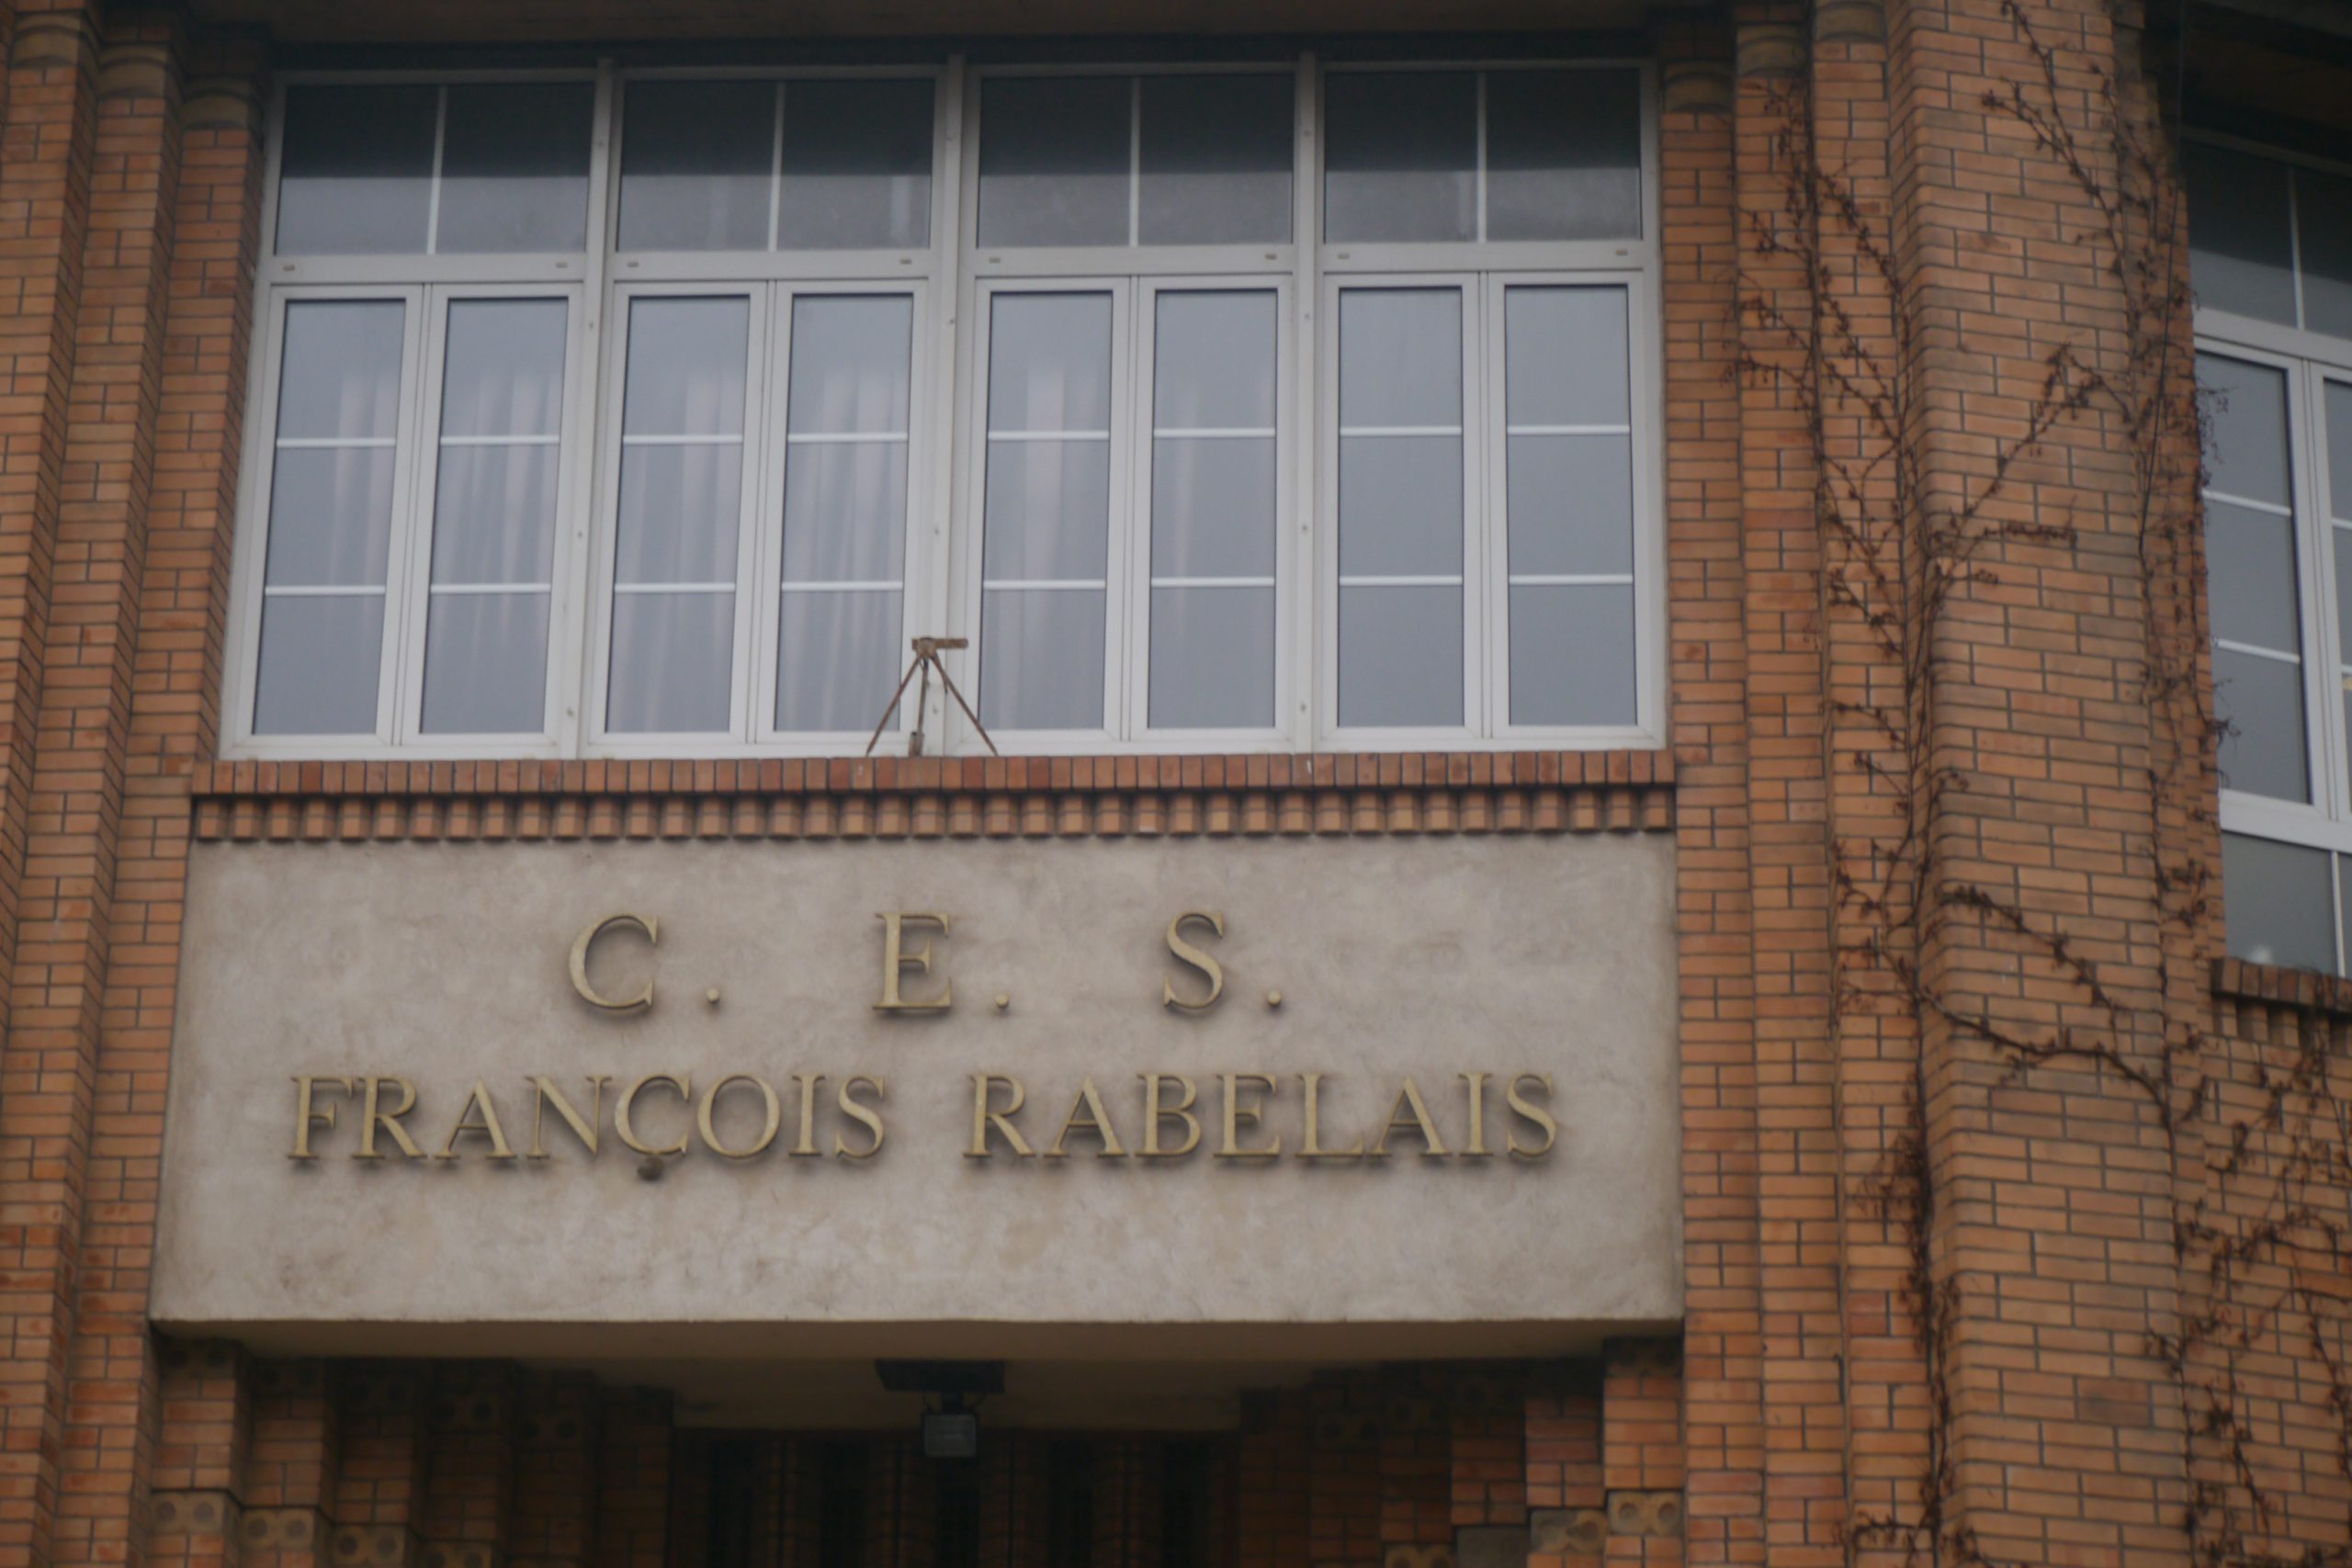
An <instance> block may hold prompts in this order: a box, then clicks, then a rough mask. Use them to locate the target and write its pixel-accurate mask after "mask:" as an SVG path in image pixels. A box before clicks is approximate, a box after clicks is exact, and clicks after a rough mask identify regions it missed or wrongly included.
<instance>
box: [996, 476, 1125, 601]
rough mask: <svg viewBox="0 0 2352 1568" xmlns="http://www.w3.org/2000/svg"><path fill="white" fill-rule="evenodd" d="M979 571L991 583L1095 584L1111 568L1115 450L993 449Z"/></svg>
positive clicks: (1098, 582)
mask: <svg viewBox="0 0 2352 1568" xmlns="http://www.w3.org/2000/svg"><path fill="white" fill-rule="evenodd" d="M988 465H989V471H988V494H987V497H986V501H985V504H986V508H987V516H986V523H985V528H986V536H985V539H984V541H983V544H982V547H981V556H982V560H981V570H982V571H983V572H984V573H985V574H986V575H987V576H988V577H989V578H991V579H1007V580H1010V579H1022V580H1029V581H1034V580H1036V579H1041V578H1042V579H1051V580H1054V581H1090V582H1094V583H1095V584H1096V585H1097V587H1098V588H1099V587H1100V580H1101V579H1102V577H1103V574H1104V573H1105V572H1106V571H1107V570H1109V551H1110V504H1111V445H1110V443H1109V442H1107V441H1011V442H1006V441H997V442H991V443H989V455H988Z"/></svg>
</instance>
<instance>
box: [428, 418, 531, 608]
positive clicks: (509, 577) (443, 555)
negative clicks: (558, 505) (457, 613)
mask: <svg viewBox="0 0 2352 1568" xmlns="http://www.w3.org/2000/svg"><path fill="white" fill-rule="evenodd" d="M561 452H562V448H561V447H560V446H554V445H552V444H549V445H544V446H542V445H533V446H445V447H443V448H442V449H441V471H440V473H439V475H438V476H437V481H436V484H435V495H434V498H433V581H435V582H436V583H451V582H457V583H481V582H537V583H543V582H547V581H549V580H550V579H551V578H552V577H553V576H554V573H555V499H556V484H557V479H558V475H559V472H560V469H559V462H560V455H561Z"/></svg>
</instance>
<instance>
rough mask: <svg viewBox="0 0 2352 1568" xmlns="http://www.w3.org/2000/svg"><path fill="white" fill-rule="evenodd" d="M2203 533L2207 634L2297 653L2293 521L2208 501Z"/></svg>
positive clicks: (2298, 620)
mask: <svg viewBox="0 0 2352 1568" xmlns="http://www.w3.org/2000/svg"><path fill="white" fill-rule="evenodd" d="M2205 536H2206V541H2207V549H2206V558H2207V562H2208V569H2207V570H2208V572H2209V574H2210V575H2209V578H2208V584H2207V586H2208V591H2209V592H2210V595H2211V604H2212V612H2213V635H2214V636H2215V637H2222V638H2225V639H2227V640H2229V641H2231V642H2243V643H2249V644H2251V645H2253V646H2254V647H2256V648H2267V649H2271V650H2272V651H2274V652H2278V653H2286V654H2293V653H2298V652H2300V651H2301V646H2302V638H2301V622H2302V616H2301V614H2300V613H2299V611H2298V607H2297V603H2296V594H2295V521H2294V519H2293V518H2291V517H2287V516H2282V515H2280V514H2279V513H2275V512H2256V511H2252V510H2250V509H2248V508H2246V507H2243V506H2232V505H2231V504H2229V503H2228V502H2221V501H2209V502H2206V503H2205Z"/></svg>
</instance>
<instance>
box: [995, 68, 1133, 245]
mask: <svg viewBox="0 0 2352 1568" xmlns="http://www.w3.org/2000/svg"><path fill="white" fill-rule="evenodd" d="M1134 91H1135V79H1134V78H1133V77H1130V76H1049V77H1010V78H1009V77H997V78H995V79H992V80H991V81H989V83H988V85H986V87H985V88H983V90H982V93H981V97H980V217H979V231H978V232H979V240H980V243H981V244H983V245H1124V244H1125V243H1127V217H1128V213H1127V198H1128V185H1129V175H1130V170H1129V156H1130V150H1131V147H1132V144H1133V142H1134V140H1135V123H1134V122H1135V106H1134Z"/></svg>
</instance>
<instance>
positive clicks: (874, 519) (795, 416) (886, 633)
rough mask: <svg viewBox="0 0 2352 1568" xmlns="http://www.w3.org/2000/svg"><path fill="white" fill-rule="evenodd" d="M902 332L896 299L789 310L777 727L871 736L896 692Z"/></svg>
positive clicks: (904, 324)
mask: <svg viewBox="0 0 2352 1568" xmlns="http://www.w3.org/2000/svg"><path fill="white" fill-rule="evenodd" d="M913 330H914V305H913V301H912V300H911V299H909V298H908V297H907V296H905V295H874V296H857V295H851V296H835V297H824V296H809V297H804V298H801V299H797V300H795V301H794V303H793V312H792V371H791V378H790V388H791V390H790V400H789V406H788V409H787V412H786V429H787V431H788V437H787V441H786V457H785V472H784V479H785V500H784V552H783V554H784V597H783V605H782V613H781V618H780V619H779V621H778V627H779V630H778V634H777V648H776V660H777V668H776V698H775V722H776V725H777V727H778V728H784V729H835V730H842V729H866V728H872V726H873V724H874V723H875V721H876V719H878V718H880V717H881V716H882V709H883V705H885V704H887V703H888V701H889V699H890V691H891V688H892V687H893V686H895V685H896V684H897V683H898V678H899V668H900V660H899V649H900V646H901V645H900V641H899V629H900V628H899V617H900V609H899V606H900V603H901V599H902V590H901V578H902V575H903V565H904V558H905V551H906V533H907V417H908V384H907V383H908V367H909V358H908V355H909V354H910V349H911V346H912V335H913ZM811 583H828V584H831V583H857V584H863V585H865V586H861V587H857V588H844V589H836V588H825V589H811V588H809V587H808V586H807V585H809V584H811Z"/></svg>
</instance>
